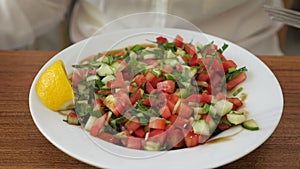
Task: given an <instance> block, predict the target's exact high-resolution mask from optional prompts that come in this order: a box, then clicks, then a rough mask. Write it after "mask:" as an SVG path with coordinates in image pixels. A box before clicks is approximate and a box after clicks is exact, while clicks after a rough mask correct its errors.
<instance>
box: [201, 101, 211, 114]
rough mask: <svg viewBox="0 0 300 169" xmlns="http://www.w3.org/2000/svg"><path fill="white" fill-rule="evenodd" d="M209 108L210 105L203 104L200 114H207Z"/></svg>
mask: <svg viewBox="0 0 300 169" xmlns="http://www.w3.org/2000/svg"><path fill="white" fill-rule="evenodd" d="M209 108H210V105H209V104H207V103H205V104H204V106H203V108H202V112H203V113H208V112H209Z"/></svg>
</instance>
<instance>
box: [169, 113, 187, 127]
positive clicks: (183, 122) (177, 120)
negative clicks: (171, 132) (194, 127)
mask: <svg viewBox="0 0 300 169" xmlns="http://www.w3.org/2000/svg"><path fill="white" fill-rule="evenodd" d="M168 120H169V121H170V122H171V124H173V125H174V126H176V127H177V128H180V129H184V128H186V127H187V126H189V124H190V121H189V120H188V119H185V118H182V117H180V116H178V115H176V114H172V115H171V117H169V118H168Z"/></svg>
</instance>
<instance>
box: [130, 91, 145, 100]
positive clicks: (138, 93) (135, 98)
mask: <svg viewBox="0 0 300 169" xmlns="http://www.w3.org/2000/svg"><path fill="white" fill-rule="evenodd" d="M141 98H142V92H141V89H139V90H137V91H136V93H135V94H133V96H131V97H130V102H131V104H135V102H137V101H138V100H139V99H141Z"/></svg>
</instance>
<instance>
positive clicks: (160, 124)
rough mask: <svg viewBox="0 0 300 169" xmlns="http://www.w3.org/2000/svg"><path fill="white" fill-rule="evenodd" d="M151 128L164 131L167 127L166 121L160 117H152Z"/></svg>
mask: <svg viewBox="0 0 300 169" xmlns="http://www.w3.org/2000/svg"><path fill="white" fill-rule="evenodd" d="M149 127H150V128H152V129H160V130H164V129H165V127H166V120H165V119H164V118H159V117H151V118H150V121H149Z"/></svg>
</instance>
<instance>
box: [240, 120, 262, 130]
mask: <svg viewBox="0 0 300 169" xmlns="http://www.w3.org/2000/svg"><path fill="white" fill-rule="evenodd" d="M242 126H243V127H244V128H245V129H248V130H252V131H254V130H259V127H258V125H257V124H256V122H255V121H254V120H253V119H250V120H247V121H245V122H243V124H242Z"/></svg>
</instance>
